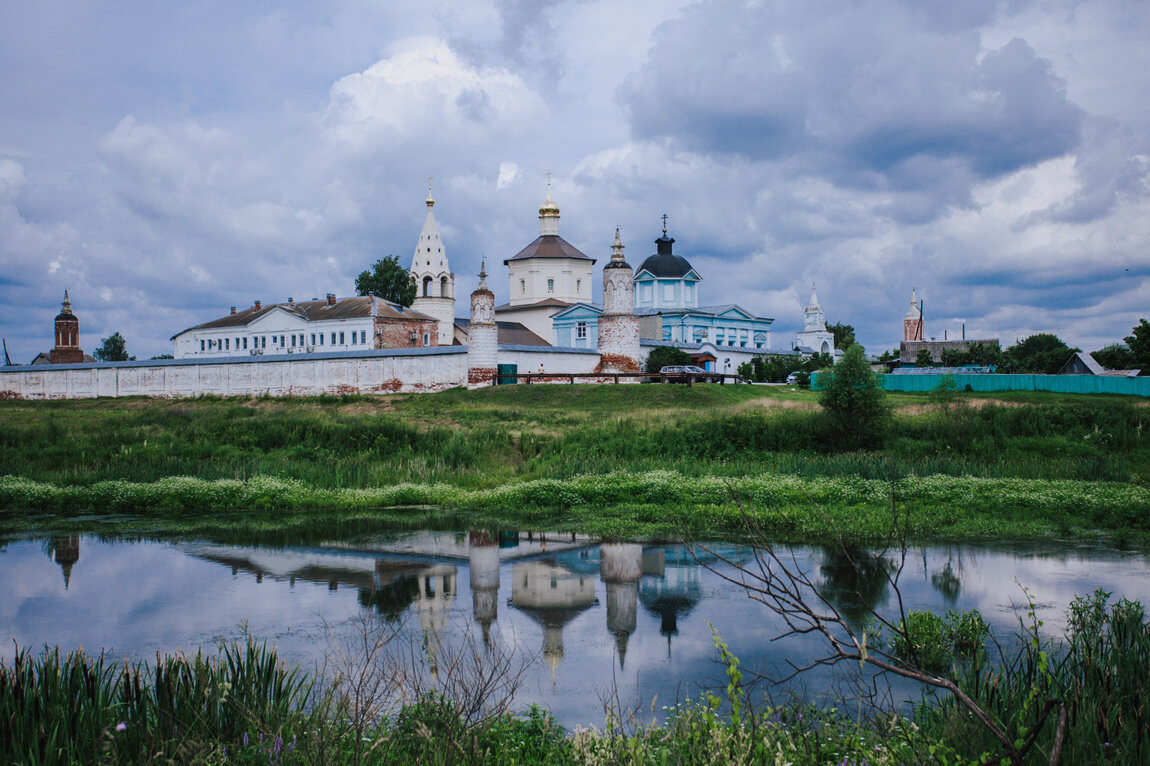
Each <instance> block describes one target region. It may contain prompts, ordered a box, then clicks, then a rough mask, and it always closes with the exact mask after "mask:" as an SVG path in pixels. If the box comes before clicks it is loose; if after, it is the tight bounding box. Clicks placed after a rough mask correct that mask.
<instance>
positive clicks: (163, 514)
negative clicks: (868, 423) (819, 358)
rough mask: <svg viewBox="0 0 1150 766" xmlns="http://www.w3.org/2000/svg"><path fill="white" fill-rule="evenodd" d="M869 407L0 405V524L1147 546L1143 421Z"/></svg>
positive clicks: (579, 399) (703, 391)
mask: <svg viewBox="0 0 1150 766" xmlns="http://www.w3.org/2000/svg"><path fill="white" fill-rule="evenodd" d="M890 400H891V403H892V404H893V406H894V407H895V415H894V418H893V422H892V424H891V427H890V429H889V431H888V434H887V438H886V440H885V444H884V445H883V446H882V448H881V449H876V450H874V451H865V452H842V451H839V450H837V449H836V448H835V445H834V443H833V439H832V438H831V437H830V434H829V432H828V431H827V429H826V425H825V421H824V420H823V418H822V417H821V413H820V412H819V409H818V406H817V404H816V399H815V397H814V395H813V394H811V393H810V392H805V391H792V390H790V389H786V388H764V387H757V386H756V387H751V386H713V385H712V386H695V387H692V388H687V387H684V386H656V385H645V386H506V387H498V388H494V389H487V390H482V391H474V392H468V391H461V390H454V391H447V392H443V393H440V394H421V395H395V396H387V397H358V396H351V397H317V398H310V399H270V398H254V399H217V398H210V397H202V398H197V399H192V400H146V399H136V400H98V401H72V402H61V401H50V402H19V401H16V402H13V401H4V402H0V418H3V420H4V423H5V428H4V429H3V431H0V475H5V478H3V479H0V508H3V509H4V511H3V512H2V513H3V517H2V518H0V524H2V525H3V526H4V527H5V528H14V527H16V528H18V527H19V526H20V525H22V524H24V523H26V520H27V518H28V514H30V513H50V514H53V515H55V516H68V515H76V514H90V513H92V512H97V513H109V512H112V513H131V514H146V515H147V516H149V517H151V518H152V519H153V520H155V521H156V522H158V521H159V520H162V519H166V518H168V519H170V518H171V517H172V516H173V514H175V513H176V512H179V513H180V514H183V516H181V520H182V519H183V518H184V517H186V512H187V511H212V512H213V513H219V512H221V511H234V512H236V513H237V514H246V515H248V516H249V517H250V518H251V519H252V520H253V523H254V522H255V521H257V520H266V519H269V518H272V517H273V516H274V514H275V513H279V514H281V515H285V518H286V517H287V516H290V514H291V513H292V512H296V513H304V512H307V511H311V510H316V509H323V510H328V511H338V512H340V513H344V514H346V513H353V514H356V513H366V512H367V510H368V509H378V508H393V509H398V508H400V507H410V506H428V505H431V506H438V507H442V508H446V509H449V510H451V511H452V512H454V513H458V514H460V515H461V516H463V517H468V516H482V517H484V518H486V519H488V520H507V521H513V522H516V523H517V524H519V525H531V524H536V523H544V522H546V523H547V525H550V526H553V527H564V528H571V529H575V530H579V531H586V532H597V533H601V534H608V535H611V534H634V533H637V532H639V533H642V532H646V533H656V534H684V533H685V534H707V533H711V534H716V533H720V534H732V533H734V532H736V531H737V530H739V529H741V527H742V524H741V516H740V513H739V507H738V506H739V503H741V504H742V507H744V508H748V509H751V510H753V511H754V513H755V514H756V518H757V520H758V521H759V522H760V523H761V524H763V525H764V527H765V528H767V529H768V530H770V531H771V533H772V534H776V535H778V536H780V537H782V538H784V539H788V540H793V541H805V540H813V539H818V538H824V537H829V536H833V535H834V534H836V533H846V534H848V535H851V536H855V537H857V538H858V539H875V538H876V537H878V536H881V535H882V534H883V530H884V529H885V528H886V527H887V526H888V525H889V519H890V515H891V513H890V511H891V507H892V504H893V506H894V507H895V508H906V509H909V510H911V511H912V516H911V519H912V524H913V525H914V527H913V530H912V534H913V535H914V536H916V537H918V538H920V539H931V538H947V539H971V538H979V537H991V536H995V537H1001V536H1022V537H1033V536H1049V535H1063V536H1066V535H1071V536H1077V535H1083V534H1090V533H1092V532H1093V531H1097V530H1101V531H1116V532H1120V533H1121V534H1122V535H1123V536H1125V537H1126V538H1128V539H1133V540H1139V541H1145V538H1146V535H1147V533H1148V532H1150V518H1148V516H1150V514H1148V513H1147V512H1146V511H1145V509H1146V508H1147V507H1150V498H1148V496H1147V492H1148V486H1150V408H1148V407H1145V406H1140V405H1139V404H1138V403H1132V402H1130V401H1129V400H1126V399H1118V398H1108V397H1066V396H1055V395H1037V394H1033V393H1028V394H1013V395H996V396H995V397H988V396H974V395H969V394H968V395H965V396H963V395H960V397H959V399H958V402H957V403H956V404H954V405H951V406H949V407H939V406H933V405H930V404H929V401H928V398H927V396H926V395H916V394H899V395H894V396H892V397H890ZM1144 434H1145V436H1144ZM819 509H821V511H820V510H819ZM392 515H393V516H396V517H399V518H401V519H402V518H410V517H412V516H413V515H418V511H415V512H411V511H403V512H400V511H395V512H393V513H392Z"/></svg>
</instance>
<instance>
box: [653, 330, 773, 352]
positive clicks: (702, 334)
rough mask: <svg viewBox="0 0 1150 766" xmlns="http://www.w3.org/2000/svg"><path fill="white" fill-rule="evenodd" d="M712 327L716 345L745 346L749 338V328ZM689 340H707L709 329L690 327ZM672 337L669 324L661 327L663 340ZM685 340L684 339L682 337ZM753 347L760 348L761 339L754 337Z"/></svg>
mask: <svg viewBox="0 0 1150 766" xmlns="http://www.w3.org/2000/svg"><path fill="white" fill-rule="evenodd" d="M713 329H714V335H715V339H714V343H715V345H716V346H729V347H734V346H738V347H739V348H746V347H747V345H748V343H749V342H750V339H751V332H750V330H740V329H737V328H734V327H731V328H725V327H715V328H713ZM688 334H689V336H690V338H691V340H692V341H693V342H695V343H702V342H703V341H705V340H707V337H708V334H709V331H708V329H707V328H706V327H692V328H690V331H689V333H688ZM672 337H673V328H672V327H671V325H665V326H664V327H663V340H671V339H672ZM684 340H685V339H684ZM754 347H755V348H762V347H763V341H762V340H760V339H759V338H755V343H754Z"/></svg>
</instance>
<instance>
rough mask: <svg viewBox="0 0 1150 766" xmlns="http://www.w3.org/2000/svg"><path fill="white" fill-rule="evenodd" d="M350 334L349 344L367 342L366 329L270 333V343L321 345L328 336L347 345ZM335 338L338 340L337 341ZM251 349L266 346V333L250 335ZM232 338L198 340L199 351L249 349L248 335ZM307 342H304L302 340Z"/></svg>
mask: <svg viewBox="0 0 1150 766" xmlns="http://www.w3.org/2000/svg"><path fill="white" fill-rule="evenodd" d="M349 334H350V335H351V345H352V346H356V345H360V346H362V345H366V344H367V330H359V331H354V330H353V331H352V332H351V333H347V332H333V333H330V334H328V333H322V332H321V333H314V332H313V333H311V334H310V335H308V334H305V333H294V334H292V335H272V336H271V345H272V348H273V349H274V348H302V347H304V346H309V345H310V346H313V347H314V346H323V345H325V341H326V340H327V339H328V338H329V337H330V339H331V340H330V344H329V345H332V346H335V345H341V346H343V345H348V343H347V336H348V335H349ZM336 338H338V339H339V340H338V341H337V340H336ZM250 339H251V346H250V349H251V350H255V349H265V348H267V347H268V336H267V335H252V336H250ZM232 340H233V339H232V338H204V339H202V340H200V351H231V350H232V349H233V348H234V349H235V350H236V351H247V350H249V345H248V340H249V336H247V335H245V336H242V337H239V338H235V339H234V340H235V345H234V346H233V345H232ZM305 340H307V341H308V342H307V343H305V342H304V341H305Z"/></svg>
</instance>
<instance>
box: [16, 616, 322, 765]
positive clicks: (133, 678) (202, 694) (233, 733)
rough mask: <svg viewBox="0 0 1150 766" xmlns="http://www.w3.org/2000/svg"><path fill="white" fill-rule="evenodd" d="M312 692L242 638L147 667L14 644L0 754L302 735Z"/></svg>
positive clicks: (102, 755) (31, 755) (138, 758)
mask: <svg viewBox="0 0 1150 766" xmlns="http://www.w3.org/2000/svg"><path fill="white" fill-rule="evenodd" d="M313 691H314V689H313V686H312V684H311V682H310V681H309V680H308V679H307V678H306V677H305V676H304V675H302V674H301V673H300V672H299V671H298V670H295V669H289V668H288V667H286V666H285V665H284V664H283V663H281V662H280V661H279V660H278V659H277V657H276V654H275V652H274V651H273V650H271V649H269V648H267V647H266V646H265V645H264V644H262V643H257V642H255V641H254V640H250V639H249V641H248V642H247V643H246V644H245V645H243V646H237V645H230V646H227V647H225V648H223V649H222V650H221V653H220V654H219V655H218V656H215V657H210V656H204V655H203V654H201V653H198V652H197V653H196V655H195V656H194V657H185V656H183V655H168V656H164V657H157V660H156V663H155V664H154V665H148V664H144V663H139V664H134V665H132V664H125V665H123V666H117V665H114V664H112V663H109V662H107V661H106V659H105V658H104V656H103V655H100V656H98V657H89V656H87V655H86V654H84V653H83V652H82V651H76V652H72V653H69V654H66V655H61V654H60V652H59V650H58V649H51V650H45V651H44V652H43V653H42V654H41V655H39V656H30V655H29V654H28V652H27V650H25V649H21V650H19V651H17V653H16V657H15V659H14V661H13V663H12V666H11V667H7V666H0V722H2V724H3V728H4V730H5V732H6V734H5V736H4V737H3V738H0V762H3V763H22V764H74V763H95V762H98V761H103V762H107V761H111V762H120V763H143V762H150V761H153V760H166V759H172V760H175V761H179V762H186V761H192V760H196V759H198V758H204V757H206V756H207V755H210V754H212V753H215V752H216V751H217V750H218V749H219V748H220V747H221V746H225V745H227V744H228V743H236V744H238V743H240V742H242V741H243V738H244V736H245V735H248V737H249V738H250V737H252V736H256V737H263V736H266V737H267V738H268V741H269V744H270V743H271V742H273V741H274V740H275V738H279V739H280V741H281V743H282V742H284V741H285V738H286V739H287V740H290V738H291V737H292V736H298V734H299V733H300V730H301V727H302V720H303V719H302V718H301V713H302V712H303V711H304V710H306V709H307V707H308V705H309V703H310V701H311V700H312V699H313ZM288 747H290V745H289V746H288ZM282 748H283V745H282V744H281V749H282Z"/></svg>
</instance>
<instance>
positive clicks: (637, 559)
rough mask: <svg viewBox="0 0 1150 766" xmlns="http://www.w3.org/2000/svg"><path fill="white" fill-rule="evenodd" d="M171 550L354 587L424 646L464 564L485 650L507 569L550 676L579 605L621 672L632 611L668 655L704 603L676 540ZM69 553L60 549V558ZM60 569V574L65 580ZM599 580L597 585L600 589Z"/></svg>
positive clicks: (440, 536) (432, 540)
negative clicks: (594, 615) (600, 627)
mask: <svg viewBox="0 0 1150 766" xmlns="http://www.w3.org/2000/svg"><path fill="white" fill-rule="evenodd" d="M180 547H182V548H184V549H185V551H186V552H188V553H191V554H192V555H194V556H197V557H198V558H202V559H207V560H211V561H215V562H217V563H221V564H225V565H227V566H230V567H231V569H232V573H233V574H236V573H238V572H240V571H246V572H250V573H252V574H254V575H255V576H256V580H257V582H262V581H263V579H264V578H265V577H269V578H271V579H275V580H280V581H287V582H289V583H291V584H293V585H294V584H295V582H296V581H297V580H302V581H306V582H312V583H317V584H323V585H326V586H327V587H328V588H329V589H330V590H338V589H339V588H340V587H341V586H350V587H354V588H355V589H356V599H357V601H358V602H359V603H360V604H361V605H362V606H364V607H366V608H369V609H372V610H373V611H375V612H376V613H377V614H379V615H380V616H381V617H383V618H384V619H385V620H388V621H391V622H394V621H398V620H400V619H402V618H403V617H404V615H406V614H411V615H412V616H413V617H415V618H416V620H417V621H418V628H419V630H420V632H421V633H423V635H424V636H425V637H426V638H427V639H429V640H433V641H438V640H439V638H440V637H442V636H445V635H446V633H445V631H449V630H451V629H452V628H451V626H450V625H449V622H450V618H451V616H452V610H453V609H454V608H455V606H456V594H457V592H458V590H459V587H460V584H459V567H460V566H461V565H462V563H463V562H466V566H467V568H468V583H467V587H469V589H470V590H471V617H472V618H473V619H474V621H475V624H477V625H478V626H479V627H480V628H481V630H482V635H483V641H484V643H485V644H488V645H490V643H491V640H492V626H493V625H494V624H495V623H496V622H497V621H498V619H499V595H500V594H499V591H500V579H501V574H502V572H503V571H504V570H503V566H504V565H505V564H507V565H509V566H510V580H511V593H510V594H509V595H505V598H506V603H507V606H508V607H510V608H511V609H513V610H514V611H515V612H517V613H519V614H522V615H524V616H526V617H528V618H529V619H530V620H532V621H533V622H534V623H536V624H537V625H538V626H539V627H540V628H541V630H542V633H543V635H542V644H543V645H542V654H543V658H544V659H545V660H546V662H547V664H548V665H549V666H550V668H551V672H552V679H553V680H554V678H555V674H556V672H557V670H558V668H559V666H560V664H562V662H563V660H564V657H565V654H566V650H565V647H564V631H565V629H566V628H567V627H568V626H569V625H570V624H571V623H572V622H573V621H574V620H576V619H577V618H578V617H579V616H580V615H582V614H584V613H585V612H587V611H588V610H592V609H597V608H598V607H600V606H603V607H605V612H606V614H605V615H604V618H605V627H606V629H607V631H608V633H609V635H610V636H611V638H612V640H613V643H614V653H615V655H616V656H617V657H618V661H619V667H620V669H624V668H625V666H626V660H627V649H628V646H629V644H630V642H631V637H632V636H633V635H634V633H635V632H636V630H637V628H638V623H639V607H640V605H642V607H643V609H644V610H645V611H646V612H647V613H648V614H650V615H651V616H652V617H654V618H655V619H656V620H657V621H658V624H659V633H660V635H662V636H664V637H665V638H666V642H667V652H668V654H670V652H671V644H672V639H673V638H674V637H675V636H676V635H678V632H679V621H680V620H681V619H683V618H684V617H685V616H687V615H688V614H689V613H690V612H691V611H692V610H693V609H694V607H695V605H696V604H698V603H699V601H700V600H701V598H702V588H701V585H700V577H701V566H700V562H699V561H698V560H697V559H696V558H695V557H693V556H692V555H691V553H690V551H689V550H688V549H687V547H685V546H682V545H668V546H658V545H655V546H651V545H648V546H646V547H644V545H642V544H640V543H626V542H603V543H599V544H596V541H595V540H593V539H590V538H586V537H581V536H575V535H569V534H563V535H555V534H540V533H532V532H522V533H521V532H488V531H472V532H469V533H467V534H465V535H464V534H458V533H435V532H427V533H414V534H412V535H411V536H409V537H407V538H404V539H402V540H401V541H399V542H390V543H386V544H380V545H378V546H372V545H370V544H369V545H358V544H357V545H348V546H344V545H340V544H333V545H331V546H324V547H319V548H307V549H295V550H292V549H281V550H271V549H258V548H239V547H235V546H222V545H219V546H217V545H209V544H190V543H185V544H183V545H181V546H180ZM60 556H63V557H64V558H63V559H61V558H59V557H60ZM67 556H68V554H67V550H66V549H65V548H64V547H63V546H62V547H61V553H59V554H58V558H57V560H58V561H65V560H67ZM73 560H74V559H73ZM61 566H64V564H63V563H62V564H61ZM67 571H68V569H67V567H66V568H65V574H66V575H67ZM598 581H602V583H603V590H602V592H601V594H600V591H599V590H598ZM600 596H601V597H600ZM456 614H458V612H456ZM600 619H602V618H600ZM601 624H602V623H601ZM455 629H456V630H458V628H455Z"/></svg>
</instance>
